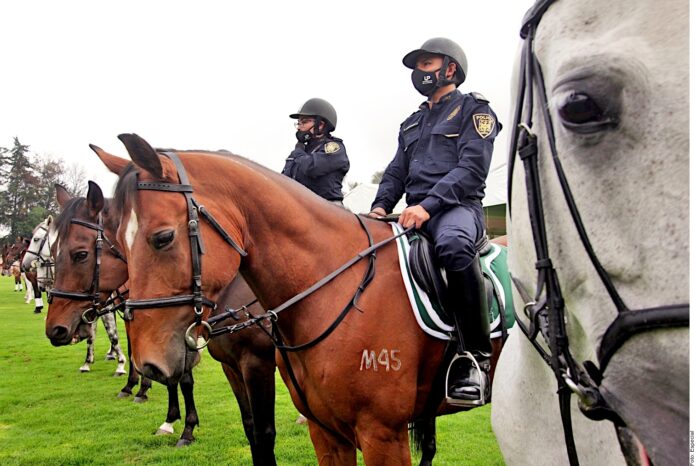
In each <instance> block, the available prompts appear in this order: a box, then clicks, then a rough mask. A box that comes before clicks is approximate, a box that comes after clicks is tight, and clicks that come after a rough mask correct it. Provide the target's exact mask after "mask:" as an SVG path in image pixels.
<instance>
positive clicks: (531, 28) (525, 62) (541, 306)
mask: <svg viewBox="0 0 696 466" xmlns="http://www.w3.org/2000/svg"><path fill="white" fill-rule="evenodd" d="M553 2H554V0H539V1H537V3H536V4H535V5H534V6H533V7H532V8H531V9H530V10H529V11H528V12H527V14H526V15H525V18H524V21H523V25H522V29H521V31H520V35H521V37H522V39H523V40H524V47H523V51H522V57H521V67H520V77H519V87H518V96H517V102H516V107H515V121H516V123H517V127H516V128H515V134H514V135H513V136H512V138H511V144H510V152H509V154H508V213H509V215H510V218H512V210H511V206H512V203H511V198H512V174H513V166H514V162H515V156H516V155H519V157H520V160H521V161H522V163H523V164H524V169H525V183H526V190H527V202H528V206H529V220H530V225H531V230H532V235H533V238H534V246H535V249H536V257H537V260H536V263H535V266H536V269H537V271H538V272H537V284H536V291H535V294H534V297H532V296H530V294H529V293H528V292H527V290H526V288H525V286H524V285H523V284H522V282H521V281H520V280H519V279H518V278H516V277H514V276H512V275H511V277H512V280H513V282H514V284H515V286H516V288H517V290H518V292H519V293H520V295H521V297H522V298H523V300H524V302H525V303H526V304H525V306H524V313H525V315H526V317H527V318H528V319H529V326H527V325H526V324H525V323H524V322H523V321H522V319H521V318H520V316H519V315H517V313H516V315H515V318H516V320H517V323H518V325H519V326H520V329H521V330H522V331H523V333H524V334H525V335H526V336H527V338H528V339H529V341H530V342H531V343H532V345H534V347H535V348H536V350H537V351H538V353H539V354H540V355H541V357H542V358H543V359H544V361H546V363H547V364H548V365H549V366H550V367H551V369H552V370H553V372H554V374H555V376H556V380H557V383H558V397H559V407H560V411H561V419H562V422H563V430H564V436H565V441H566V448H567V451H568V458H569V461H570V463H571V464H572V465H577V464H578V457H577V451H576V449H575V441H574V438H573V432H572V425H571V414H570V398H571V394H572V393H574V394H576V395H577V396H578V400H579V405H580V409H581V412H582V413H583V414H584V415H585V416H587V417H588V418H589V419H592V420H596V421H599V420H610V421H612V422H613V423H614V424H615V425H616V426H617V427H622V426H625V423H624V421H623V420H622V419H621V417H620V416H619V415H618V414H617V413H616V412H615V411H614V410H612V408H610V407H609V406H608V405H607V403H606V401H605V400H604V398H603V396H602V394H601V391H600V389H601V383H602V379H603V376H604V371H605V370H606V368H607V366H608V364H609V362H610V361H611V358H612V356H613V355H614V354H615V353H616V352H617V351H618V350H619V348H621V346H622V345H623V343H625V342H626V341H627V340H628V339H630V338H631V337H632V336H634V335H636V334H638V333H641V332H646V331H650V330H654V329H661V328H672V327H685V326H687V327H688V325H689V304H688V303H686V304H677V305H665V306H659V307H654V308H648V309H639V310H631V309H629V308H628V307H627V306H626V304H625V303H624V301H623V299H622V298H621V296H620V295H619V293H618V292H617V290H616V287H615V286H614V284H613V283H612V281H611V279H610V278H609V275H608V274H607V272H606V270H605V269H604V267H603V266H602V264H601V263H600V261H599V260H598V258H597V256H596V254H595V252H594V249H593V247H592V244H591V242H590V240H589V237H588V235H587V232H586V230H585V227H584V224H583V222H582V218H581V216H580V213H579V211H578V208H577V206H576V204H575V200H574V198H573V194H572V192H571V189H570V185H569V184H568V181H567V179H566V176H565V173H564V170H563V166H562V164H561V161H560V159H559V157H558V152H557V148H556V139H555V135H554V132H553V126H552V123H551V115H550V113H549V106H548V100H547V96H546V89H545V86H544V78H543V74H542V70H541V64H540V63H539V60H538V59H537V57H536V55H535V54H534V49H533V44H534V37H535V34H536V30H537V26H538V25H539V22H540V21H541V18H542V16H543V14H544V13H545V12H546V10H547V9H548V7H549V6H550V5H551V4H552V3H553ZM535 88H536V93H535V92H534V90H535ZM535 96H536V98H537V99H538V102H537V103H538V105H539V108H540V109H542V111H541V113H542V116H543V126H544V128H543V129H544V130H545V132H546V135H547V138H548V144H549V147H550V151H551V157H552V161H553V164H554V167H555V171H556V174H557V177H558V180H559V182H560V185H561V188H562V190H563V195H564V198H565V201H566V204H567V206H568V209H569V211H570V214H571V216H572V218H573V222H574V224H575V228H576V230H577V232H578V234H579V236H580V239H581V241H582V244H583V246H584V249H585V252H586V254H587V255H588V256H589V258H590V260H591V262H592V265H593V267H594V269H595V271H596V273H597V274H598V275H599V277H600V279H601V281H602V283H603V284H604V287H605V289H606V291H607V293H608V294H609V296H610V297H611V300H612V302H613V303H614V306H615V307H616V309H617V311H618V315H617V317H616V318H615V319H614V321H613V322H612V323H611V324H610V325H609V327H608V328H607V330H606V332H605V333H604V335H603V337H602V341H601V343H600V346H599V349H598V350H597V359H598V361H599V367H597V366H596V365H595V364H594V363H593V362H592V361H584V362H583V363H582V364H578V362H577V361H576V360H575V359H574V358H573V356H572V354H571V350H570V347H569V342H568V334H567V329H566V315H565V302H564V299H563V293H562V291H561V286H560V283H559V280H558V276H557V274H556V270H555V269H554V266H553V263H552V260H551V257H550V256H549V251H548V242H547V237H546V226H545V225H546V223H545V220H544V209H543V201H542V195H541V184H540V176H539V168H538V147H537V135H536V134H534V132H533V131H532V114H533V105H534V98H535ZM525 104H527V105H526V112H525V115H524V116H523V114H522V113H523V110H524V108H525ZM539 335H541V336H542V338H543V340H544V341H545V343H546V345H547V346H548V351H547V350H546V349H544V348H543V347H542V345H541V344H540V343H539V342H538V341H537V336H539Z"/></svg>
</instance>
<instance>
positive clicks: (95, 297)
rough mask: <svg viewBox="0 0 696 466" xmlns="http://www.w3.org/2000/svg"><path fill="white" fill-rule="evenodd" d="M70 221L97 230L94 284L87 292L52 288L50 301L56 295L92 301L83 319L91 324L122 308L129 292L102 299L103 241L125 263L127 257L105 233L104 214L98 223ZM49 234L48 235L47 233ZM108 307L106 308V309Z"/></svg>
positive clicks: (49, 301)
mask: <svg viewBox="0 0 696 466" xmlns="http://www.w3.org/2000/svg"><path fill="white" fill-rule="evenodd" d="M70 223H71V224H73V225H81V226H83V227H86V228H89V229H90V230H94V231H96V232H97V236H96V239H95V240H94V257H95V260H94V273H93V274H92V285H91V286H90V289H89V291H88V292H86V293H82V292H79V291H64V290H59V289H56V288H53V289H51V291H49V293H48V303H49V304H51V302H52V301H53V298H54V297H58V298H65V299H72V300H75V301H90V300H91V301H92V307H90V308H89V309H87V310H86V311H85V312H84V313H83V314H82V320H83V321H84V322H85V323H87V324H91V323H93V322H94V321H95V320H97V318H99V317H100V316H102V315H104V314H108V313H109V312H116V311H118V310H119V309H120V308H122V307H123V306H124V305H125V304H124V303H125V299H124V297H125V295H126V294H128V290H126V291H125V292H123V293H122V292H120V291H118V290H117V291H115V292H114V293H113V294H112V295H111V296H110V297H109V298H108V299H107V300H106V301H102V300H101V299H100V296H99V295H100V290H99V274H100V270H101V254H102V249H103V243H104V242H106V244H107V246H109V250H110V251H111V253H112V254H113V255H114V256H116V258H117V259H120V260H122V261H123V262H124V263H126V258H125V257H124V256H123V254H121V252H120V251H119V250H118V249H116V246H114V244H113V243H112V242H111V241H109V238H107V237H106V236H105V235H104V225H103V220H102V215H101V213H100V214H99V216H98V218H97V223H91V222H87V221H85V220H80V219H77V218H73V219H71V220H70ZM46 236H48V235H46ZM116 301H120V302H119V303H118V304H117V305H116V306H113V307H112V305H113V304H114V303H115V302H116ZM104 309H106V310H104ZM91 312H94V313H95V316H94V318H93V319H90V318H89V317H88V314H89V313H91Z"/></svg>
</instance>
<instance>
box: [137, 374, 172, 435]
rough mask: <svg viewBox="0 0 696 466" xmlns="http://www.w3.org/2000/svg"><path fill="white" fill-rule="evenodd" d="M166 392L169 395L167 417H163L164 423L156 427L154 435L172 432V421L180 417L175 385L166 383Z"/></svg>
mask: <svg viewBox="0 0 696 466" xmlns="http://www.w3.org/2000/svg"><path fill="white" fill-rule="evenodd" d="M143 378H144V377H143ZM148 380H149V379H148ZM167 394H168V395H169V407H168V408H167V419H165V421H164V423H162V425H161V426H159V429H157V430H156V431H155V432H154V434H155V435H170V434H173V433H174V423H175V422H176V421H178V420H179V419H181V412H180V411H179V390H178V388H177V385H167Z"/></svg>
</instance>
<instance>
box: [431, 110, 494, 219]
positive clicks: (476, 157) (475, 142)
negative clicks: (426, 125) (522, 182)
mask: <svg viewBox="0 0 696 466" xmlns="http://www.w3.org/2000/svg"><path fill="white" fill-rule="evenodd" d="M488 118H492V119H493V120H492V121H490V120H488ZM487 125H490V126H487ZM500 128H501V126H500V123H499V122H498V118H497V116H496V115H495V113H493V111H492V110H491V108H490V107H489V106H488V105H485V104H484V105H477V106H475V107H474V108H473V110H472V111H471V112H470V115H469V116H468V117H466V118H464V119H463V127H462V129H461V131H460V136H459V138H458V139H457V153H458V156H459V162H458V163H457V166H456V167H455V168H453V169H452V170H451V171H450V172H449V173H447V174H446V175H445V176H444V177H442V179H440V181H438V182H437V184H435V186H433V187H432V189H430V191H429V192H428V195H427V196H426V198H425V199H424V200H423V201H422V202H421V203H420V205H421V206H422V207H423V208H424V209H425V210H427V211H428V213H429V214H430V215H431V216H432V215H435V214H436V213H438V212H440V211H441V210H442V209H443V208H445V207H447V206H452V205H457V204H459V202H460V201H462V200H464V199H466V198H467V197H470V196H471V195H472V194H474V193H475V192H476V191H477V190H478V189H479V188H480V187H481V186H482V185H483V184H484V183H485V181H486V178H487V177H488V170H489V169H490V166H491V158H492V157H493V141H494V140H495V137H496V136H497V135H498V132H499V131H500Z"/></svg>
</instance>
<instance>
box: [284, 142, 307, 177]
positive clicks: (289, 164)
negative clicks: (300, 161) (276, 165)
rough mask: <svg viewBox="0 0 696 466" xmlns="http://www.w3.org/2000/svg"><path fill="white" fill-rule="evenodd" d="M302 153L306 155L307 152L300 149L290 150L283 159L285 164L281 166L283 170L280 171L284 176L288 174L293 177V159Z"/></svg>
mask: <svg viewBox="0 0 696 466" xmlns="http://www.w3.org/2000/svg"><path fill="white" fill-rule="evenodd" d="M303 155H307V153H306V152H305V151H303V150H300V149H295V150H293V151H292V152H290V155H288V158H287V159H285V166H284V167H283V171H282V172H281V173H282V174H283V175H285V176H289V177H290V178H295V172H296V170H295V159H296V158H298V157H301V156H303Z"/></svg>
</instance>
